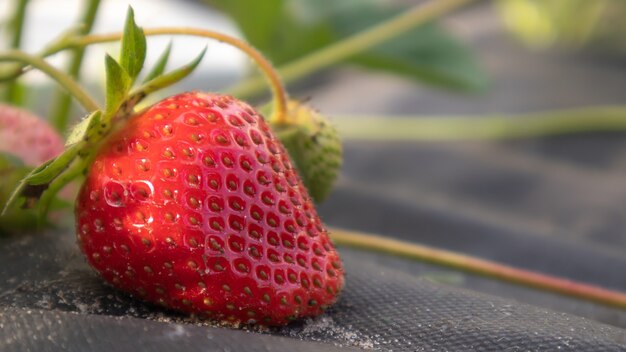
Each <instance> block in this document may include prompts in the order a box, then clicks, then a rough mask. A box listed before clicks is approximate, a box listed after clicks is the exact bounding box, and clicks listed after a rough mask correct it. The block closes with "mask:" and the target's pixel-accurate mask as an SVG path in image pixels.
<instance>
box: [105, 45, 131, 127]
mask: <svg viewBox="0 0 626 352" xmlns="http://www.w3.org/2000/svg"><path fill="white" fill-rule="evenodd" d="M105 66H106V77H107V79H106V108H105V115H107V116H112V115H113V114H115V113H116V112H117V110H118V109H119V108H120V105H122V103H123V102H124V100H125V98H126V95H127V93H128V90H129V89H130V86H131V84H132V80H131V78H130V76H129V75H128V73H127V72H126V70H125V69H124V68H123V67H122V66H120V64H118V63H117V61H115V59H113V58H112V57H111V56H109V55H108V54H107V55H106V56H105Z"/></svg>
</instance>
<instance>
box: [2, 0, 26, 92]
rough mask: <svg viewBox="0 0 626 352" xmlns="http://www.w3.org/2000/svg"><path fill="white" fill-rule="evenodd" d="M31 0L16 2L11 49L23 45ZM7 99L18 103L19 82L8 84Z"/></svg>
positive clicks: (11, 26) (11, 21)
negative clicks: (23, 35)
mask: <svg viewBox="0 0 626 352" xmlns="http://www.w3.org/2000/svg"><path fill="white" fill-rule="evenodd" d="M28 1H29V0H18V1H16V3H15V5H16V6H15V12H14V13H13V16H12V17H11V20H10V29H11V35H12V38H11V44H10V48H11V49H19V48H20V46H21V45H22V34H23V32H24V19H25V18H26V7H27V5H28ZM5 100H6V101H7V102H9V103H13V104H18V103H19V100H20V91H19V86H18V84H17V82H15V81H11V82H9V83H8V84H7V87H6V91H5Z"/></svg>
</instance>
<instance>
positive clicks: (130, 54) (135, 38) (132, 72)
mask: <svg viewBox="0 0 626 352" xmlns="http://www.w3.org/2000/svg"><path fill="white" fill-rule="evenodd" d="M145 59H146V36H145V35H144V34H143V30H142V29H141V28H139V27H138V26H137V24H136V23H135V13H134V11H133V8H132V7H130V6H129V7H128V12H127V13H126V25H125V26H124V36H123V37H122V51H121V53H120V65H121V66H122V67H123V68H124V70H126V72H127V73H128V75H129V76H130V80H131V82H132V81H134V80H135V78H137V76H138V75H139V72H141V69H142V68H143V63H144V60H145Z"/></svg>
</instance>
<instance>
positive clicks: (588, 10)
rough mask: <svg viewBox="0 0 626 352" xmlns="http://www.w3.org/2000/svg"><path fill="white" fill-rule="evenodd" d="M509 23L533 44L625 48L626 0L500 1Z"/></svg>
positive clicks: (620, 49) (541, 45) (525, 39)
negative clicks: (625, 18)
mask: <svg viewBox="0 0 626 352" xmlns="http://www.w3.org/2000/svg"><path fill="white" fill-rule="evenodd" d="M497 4H498V5H499V6H498V9H499V10H500V13H501V15H502V18H503V20H504V23H505V25H506V26H507V27H508V28H509V29H510V30H511V31H512V32H513V33H515V34H516V35H517V36H518V37H519V38H520V39H521V40H522V41H524V43H526V44H527V45H529V46H531V47H537V48H544V47H550V46H560V47H566V48H574V49H579V48H594V49H601V50H604V51H606V50H609V51H622V52H623V51H624V50H625V49H626V45H625V44H624V43H625V41H624V39H625V38H626V21H625V20H624V15H625V14H626V1H625V0H500V1H498V3H497Z"/></svg>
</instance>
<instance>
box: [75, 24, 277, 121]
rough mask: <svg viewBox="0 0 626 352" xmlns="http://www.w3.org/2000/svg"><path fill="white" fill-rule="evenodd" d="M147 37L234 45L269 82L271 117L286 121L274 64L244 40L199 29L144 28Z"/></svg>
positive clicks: (89, 39) (82, 41)
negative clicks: (185, 37)
mask: <svg viewBox="0 0 626 352" xmlns="http://www.w3.org/2000/svg"><path fill="white" fill-rule="evenodd" d="M143 31H144V34H145V35H146V36H154V35H190V36H197V37H204V38H211V39H215V40H218V41H220V42H223V43H226V44H229V45H232V46H234V47H236V48H238V49H239V50H241V51H243V52H244V53H246V55H248V56H249V57H250V58H251V59H252V60H254V62H255V63H256V64H257V65H258V66H259V68H260V69H261V71H262V72H263V74H264V75H265V78H266V79H267V81H268V82H269V85H270V87H271V89H272V93H273V97H274V99H273V100H274V116H272V117H271V119H272V120H275V121H285V119H286V116H287V99H288V96H287V92H286V90H285V89H284V87H283V83H282V81H281V79H280V76H279V75H278V73H277V72H276V70H275V69H274V67H273V66H272V64H271V63H270V62H269V61H268V60H267V59H266V58H265V57H264V56H263V55H262V54H261V53H260V52H258V51H257V50H256V49H254V48H253V47H251V46H250V45H248V44H247V43H245V42H244V41H242V40H239V39H237V38H234V37H231V36H229V35H226V34H222V33H219V32H215V31H210V30H204V29H198V28H177V27H171V28H170V27H163V28H144V30H143ZM121 38H122V33H111V34H101V35H89V36H85V37H82V38H79V39H78V40H77V41H75V42H74V43H73V44H72V45H74V46H79V47H84V46H86V45H90V44H96V43H104V42H111V41H116V40H120V39H121Z"/></svg>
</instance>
